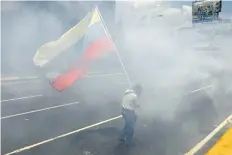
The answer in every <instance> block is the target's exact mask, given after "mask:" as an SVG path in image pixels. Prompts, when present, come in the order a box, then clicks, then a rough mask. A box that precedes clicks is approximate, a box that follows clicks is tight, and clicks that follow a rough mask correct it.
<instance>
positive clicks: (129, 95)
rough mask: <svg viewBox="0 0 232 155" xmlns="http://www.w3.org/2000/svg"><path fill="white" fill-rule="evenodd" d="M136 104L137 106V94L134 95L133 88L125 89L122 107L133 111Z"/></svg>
mask: <svg viewBox="0 0 232 155" xmlns="http://www.w3.org/2000/svg"><path fill="white" fill-rule="evenodd" d="M138 106H139V102H138V96H137V95H136V93H135V92H134V90H131V89H128V90H126V92H125V94H124V97H123V100H122V107H123V108H124V109H127V110H133V111H134V110H135V109H136V107H138Z"/></svg>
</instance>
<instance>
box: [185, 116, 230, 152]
mask: <svg viewBox="0 0 232 155" xmlns="http://www.w3.org/2000/svg"><path fill="white" fill-rule="evenodd" d="M231 119H232V114H231V115H230V116H228V117H227V118H226V119H225V120H224V121H223V122H222V123H221V124H220V125H219V126H218V127H217V128H216V129H214V130H213V131H212V132H211V133H210V134H209V135H208V136H206V137H205V138H204V139H203V140H202V141H201V142H200V143H198V144H197V145H196V146H195V147H194V148H192V149H191V150H190V151H189V152H188V153H186V154H185V155H194V154H195V153H197V151H199V150H200V149H201V148H202V147H203V146H204V145H205V144H206V143H207V142H208V141H209V140H210V139H211V138H212V137H213V136H214V135H215V134H216V133H217V132H219V131H220V130H221V129H222V128H223V127H224V126H225V125H226V124H227V123H228V122H229V120H231Z"/></svg>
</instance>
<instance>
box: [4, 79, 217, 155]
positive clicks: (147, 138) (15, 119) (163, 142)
mask: <svg viewBox="0 0 232 155" xmlns="http://www.w3.org/2000/svg"><path fill="white" fill-rule="evenodd" d="M124 79H125V78H123V77H117V80H116V79H115V78H113V79H112V77H105V79H104V80H102V77H101V81H104V82H103V83H102V82H100V81H99V80H98V79H97V78H96V77H95V79H94V80H93V79H91V78H86V79H83V80H81V81H80V82H79V83H78V84H77V85H75V87H74V88H70V89H68V90H67V91H64V92H61V93H60V92H56V91H54V90H53V89H51V88H50V86H49V85H48V84H47V82H46V81H44V80H37V81H34V80H33V81H24V82H20V83H19V82H16V83H6V84H2V85H1V87H2V101H3V102H2V103H1V106H2V114H1V117H5V116H12V117H10V118H5V119H2V120H1V121H2V147H1V148H2V154H6V153H9V152H12V151H14V150H16V149H20V148H23V147H25V146H29V145H32V144H36V143H38V142H41V141H44V140H47V139H50V138H54V137H57V136H59V135H62V134H65V133H69V132H71V131H74V130H77V129H81V128H84V127H86V126H89V125H92V124H95V123H98V122H101V121H104V120H107V119H110V118H113V117H116V116H118V115H119V114H120V104H119V102H120V97H121V96H122V94H123V92H124V90H125V89H126V88H127V84H126V82H125V80H124ZM116 81H119V82H116ZM116 88H117V89H116ZM99 90H101V91H99ZM35 95H38V96H36V97H31V98H24V99H18V98H20V97H26V96H35ZM9 99H15V100H9ZM4 100H5V101H4ZM8 100H9V101H8ZM76 102H78V103H76ZM69 103H71V105H69ZM72 103H74V104H72ZM66 104H68V105H66ZM62 105H63V106H62ZM51 107H53V108H51ZM39 109H42V110H41V111H38V110H39ZM36 110H37V111H36ZM25 112H31V113H29V114H22V113H25ZM15 114H22V115H20V116H15ZM122 126H123V121H122V119H116V120H114V121H110V122H108V123H105V124H102V125H99V126H96V127H93V128H90V129H88V130H83V131H81V132H78V133H76V134H72V135H69V136H65V137H63V138H60V139H56V140H54V141H51V142H48V143H45V144H42V145H39V146H37V147H33V148H31V149H28V150H25V151H21V152H19V153H17V154H19V155H21V154H22V155H31V154H33V155H41V154H43V155H64V154H67V155H142V154H143V155H144V154H146V155H154V154H159V155H178V154H183V152H184V151H187V149H188V147H189V146H187V145H185V143H186V142H188V144H190V143H192V144H193V143H196V142H197V141H199V140H200V138H202V137H204V136H205V135H207V133H209V132H210V131H209V130H208V131H207V132H205V133H202V134H199V135H198V136H197V138H195V139H194V138H193V139H190V136H189V135H184V134H183V133H182V131H181V130H180V126H178V125H177V124H175V122H173V121H169V120H164V119H161V118H159V117H156V116H155V115H154V116H150V117H143V116H141V117H140V118H139V120H138V124H137V128H136V135H135V140H134V141H135V146H134V147H132V148H130V149H128V148H125V147H124V146H123V145H121V144H120V143H118V140H117V138H118V135H119V133H120V130H121V128H122ZM210 129H213V128H212V127H211V128H210ZM183 150H184V151H183Z"/></svg>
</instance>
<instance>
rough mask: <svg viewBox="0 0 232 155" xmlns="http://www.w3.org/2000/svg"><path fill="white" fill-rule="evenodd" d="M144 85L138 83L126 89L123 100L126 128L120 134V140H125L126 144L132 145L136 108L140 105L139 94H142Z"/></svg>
mask: <svg viewBox="0 0 232 155" xmlns="http://www.w3.org/2000/svg"><path fill="white" fill-rule="evenodd" d="M141 91H142V87H141V86H140V85H136V86H135V87H133V89H128V90H126V92H125V94H124V97H123V101H122V115H123V118H124V121H125V125H124V128H123V130H122V133H121V135H120V141H123V142H125V144H126V146H131V144H132V139H133V135H134V127H135V122H136V120H137V116H136V113H135V109H136V108H138V107H139V102H138V96H139V95H140V94H141Z"/></svg>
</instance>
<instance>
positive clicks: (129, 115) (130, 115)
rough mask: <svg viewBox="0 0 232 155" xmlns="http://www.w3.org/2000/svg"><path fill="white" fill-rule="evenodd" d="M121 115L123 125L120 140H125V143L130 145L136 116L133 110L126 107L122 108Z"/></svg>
mask: <svg viewBox="0 0 232 155" xmlns="http://www.w3.org/2000/svg"><path fill="white" fill-rule="evenodd" d="M122 116H123V118H124V121H125V125H124V128H123V130H122V133H121V135H120V140H125V144H126V145H131V144H132V139H133V136H134V128H135V122H136V120H137V116H136V114H135V112H134V111H132V110H127V109H123V110H122Z"/></svg>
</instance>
